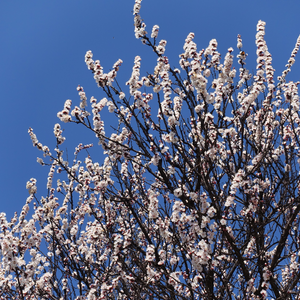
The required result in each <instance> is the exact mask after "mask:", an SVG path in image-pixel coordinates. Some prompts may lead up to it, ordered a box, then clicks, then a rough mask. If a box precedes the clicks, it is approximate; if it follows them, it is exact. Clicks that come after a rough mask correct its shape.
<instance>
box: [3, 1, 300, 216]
mask: <svg viewBox="0 0 300 300" xmlns="http://www.w3.org/2000/svg"><path fill="white" fill-rule="evenodd" d="M133 4H134V1H133V0H110V1H108V0H106V1H105V0H85V1H83V0H81V1H79V0H64V1H59V0H52V1H46V0H28V1H24V0H14V1H1V4H0V41H1V45H0V87H1V118H0V134H1V144H0V145H1V148H0V154H1V155H0V168H1V173H0V190H1V199H0V200H1V202H0V212H2V211H4V212H6V213H7V215H8V217H11V216H12V214H13V212H14V211H18V212H19V211H20V210H21V207H22V205H23V204H24V203H25V201H26V198H27V196H28V192H27V190H26V189H25V185H26V182H27V181H28V180H29V179H30V178H31V177H35V178H36V179H37V180H38V197H40V196H41V195H46V179H47V174H48V172H49V169H48V167H41V166H40V165H39V164H38V163H37V162H36V157H37V156H39V157H40V156H41V153H39V151H38V150H37V149H35V148H33V146H32V143H31V140H30V138H29V136H28V133H27V130H28V128H29V127H32V128H33V130H34V132H35V133H36V134H37V137H38V139H39V140H40V142H42V143H43V144H46V145H48V146H49V147H51V148H52V149H53V147H54V145H55V139H54V136H53V126H54V124H55V123H57V122H59V120H58V118H57V117H56V114H57V112H58V111H60V110H62V108H63V104H64V102H65V100H66V99H72V101H73V104H74V105H77V104H78V103H79V97H78V94H77V91H76V87H77V86H78V84H80V85H81V86H83V88H84V90H85V92H86V93H87V97H88V99H89V98H90V97H91V96H95V97H96V98H97V99H98V100H100V99H101V98H102V97H104V95H103V93H102V91H101V90H100V89H99V88H97V86H96V84H95V82H94V79H93V76H92V74H91V72H90V71H89V70H88V69H87V68H86V65H85V62H84V55H85V53H86V51H87V50H92V52H93V54H94V59H99V60H100V61H101V64H102V65H103V67H104V71H105V72H107V71H109V69H110V68H111V67H112V65H113V64H114V63H115V62H116V61H117V60H118V59H119V58H121V59H122V60H123V62H124V63H123V65H122V66H121V68H120V71H119V75H118V77H117V79H118V81H119V83H121V84H124V83H125V82H126V81H127V80H128V79H129V78H130V76H131V69H132V65H133V60H134V57H135V56H136V55H140V56H141V57H142V62H141V63H142V69H141V70H142V75H144V74H145V72H146V71H148V72H151V71H152V70H153V67H154V65H155V61H156V58H155V56H154V55H153V53H152V51H151V49H150V48H147V47H146V46H143V45H142V44H141V42H140V41H139V40H136V39H135V37H134V32H133V30H134V26H133V15H132V8H133ZM299 11H300V1H289V0H286V1H282V0H279V1H278V0H272V1H271V0H269V1H267V0H263V1H262V0H252V1H240V0H228V1H221V0H216V1H200V0H185V1H183V0H143V2H142V9H141V16H142V18H143V19H144V21H145V23H146V24H147V30H148V32H150V33H151V29H152V26H153V25H156V24H157V25H159V26H160V33H159V36H158V37H159V39H166V40H167V41H168V44H167V47H166V49H167V50H166V55H168V56H169V59H170V64H171V66H172V67H173V66H174V67H175V66H176V67H177V66H178V55H179V54H180V53H182V52H183V50H182V46H183V44H184V40H185V38H186V36H187V35H188V34H189V33H190V32H194V33H195V40H194V41H195V42H196V43H197V45H198V49H202V48H205V47H207V45H208V43H209V41H210V40H211V39H213V38H216V39H217V41H218V44H219V45H218V49H219V52H221V54H223V56H222V57H224V55H225V53H226V50H227V49H228V48H229V47H231V46H232V47H233V48H234V49H235V52H234V54H235V55H236V54H238V52H237V49H236V37H237V34H241V35H242V38H243V45H244V48H243V49H244V51H245V52H246V53H248V59H247V61H248V65H247V67H248V68H249V69H250V70H254V69H255V61H256V55H255V34H256V24H257V21H258V20H263V21H265V22H266V23H267V25H266V37H265V38H266V40H267V44H268V48H269V51H270V53H271V54H272V56H273V66H274V68H275V69H276V71H277V72H276V73H275V74H276V76H278V75H279V74H280V72H281V71H282V70H283V68H284V65H285V64H286V63H287V60H288V59H289V57H290V53H291V51H292V49H293V47H294V45H295V42H296V39H297V37H298V35H299V34H300V19H299ZM298 60H299V61H298ZM143 72H144V73H143ZM287 79H288V80H300V58H298V59H297V57H296V63H295V65H294V66H293V71H292V73H291V74H290V76H289V77H288V78H287ZM125 92H127V89H126V88H125ZM102 117H103V118H104V119H105V118H107V116H105V115H102ZM63 128H64V129H65V131H64V136H66V137H67V140H68V143H67V144H66V146H67V147H68V153H69V157H70V159H72V154H73V152H74V147H75V146H76V145H77V144H78V143H80V142H84V143H91V142H93V143H96V141H95V139H94V138H93V135H86V134H85V131H82V130H80V128H79V127H76V125H75V124H67V125H65V124H63ZM66 146H64V147H66ZM93 159H94V160H99V162H101V161H102V156H101V151H99V158H97V157H93Z"/></svg>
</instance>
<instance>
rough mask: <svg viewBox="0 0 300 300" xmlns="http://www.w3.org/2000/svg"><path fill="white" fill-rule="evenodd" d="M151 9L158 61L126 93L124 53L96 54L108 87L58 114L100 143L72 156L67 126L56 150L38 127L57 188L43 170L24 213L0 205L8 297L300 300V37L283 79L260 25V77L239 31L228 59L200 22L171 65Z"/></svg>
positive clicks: (0, 294)
mask: <svg viewBox="0 0 300 300" xmlns="http://www.w3.org/2000/svg"><path fill="white" fill-rule="evenodd" d="M140 7H141V0H136V1H135V4H134V9H133V15H134V25H135V27H134V28H135V36H136V38H137V39H140V40H141V41H142V43H143V44H145V46H147V47H149V50H151V51H150V52H149V55H152V56H155V57H156V58H157V63H156V65H155V66H154V70H149V71H148V73H146V74H140V73H141V72H140V70H141V57H139V56H136V57H135V60H134V65H133V68H132V75H131V77H130V78H129V80H128V81H127V82H126V85H127V86H128V88H129V89H126V88H125V87H124V86H125V85H124V84H121V83H119V82H118V81H117V74H118V71H119V68H120V67H121V64H122V60H118V61H117V62H116V63H115V64H114V65H113V66H112V69H111V70H109V71H106V70H103V67H102V66H101V63H100V61H99V60H93V53H92V51H88V52H87V53H86V55H85V62H86V65H87V68H88V69H89V70H90V71H91V73H92V75H93V76H94V79H95V81H96V83H97V85H98V86H99V88H100V89H99V94H101V93H100V90H101V91H102V93H103V96H104V97H102V98H101V100H97V99H96V98H95V97H91V98H90V100H89V101H88V96H87V95H86V92H85V91H84V88H83V87H82V86H78V88H77V90H78V94H79V98H80V100H79V104H77V106H76V105H75V106H74V104H73V103H72V101H71V100H66V102H65V104H64V107H63V109H62V110H61V111H59V112H58V114H57V116H58V118H59V119H60V121H61V122H65V123H75V124H74V133H75V134H76V128H77V127H76V124H77V126H84V127H85V128H86V130H87V131H91V132H93V133H94V135H95V141H94V143H95V145H94V144H92V143H91V144H86V145H83V144H81V143H79V144H78V146H77V147H76V149H75V152H74V156H73V158H72V159H71V158H70V157H68V156H67V155H66V153H65V152H64V151H63V149H62V146H61V145H62V144H63V143H64V141H65V137H64V136H63V129H62V125H61V124H59V123H57V124H55V126H54V135H55V138H56V142H57V145H56V148H55V149H54V150H52V149H50V148H49V147H47V146H46V145H43V144H42V143H41V142H40V141H39V140H38V139H37V137H36V135H35V134H34V131H33V129H31V128H30V129H29V131H28V132H29V135H30V138H31V140H32V142H33V145H34V146H35V147H36V148H37V149H39V150H40V151H41V153H42V154H43V156H44V158H38V162H39V163H40V164H41V165H43V166H48V167H49V168H50V170H49V175H48V178H47V192H46V193H45V195H44V197H42V198H38V197H37V196H36V192H37V181H36V179H34V178H32V179H30V180H29V181H28V182H27V189H28V191H29V194H30V195H29V197H28V198H27V200H26V204H25V205H24V207H23V209H22V211H21V213H20V214H18V215H17V214H16V215H15V216H14V217H13V218H12V219H11V220H7V219H6V215H5V213H2V214H0V225H1V227H0V257H1V265H0V299H55V300H56V299H57V300H60V299H78V300H80V299H271V298H274V299H300V297H299V294H300V291H299V288H300V283H299V279H300V269H299V255H300V232H299V220H300V195H299V188H300V176H299V171H300V169H299V162H300V149H299V146H300V144H299V143H300V141H299V131H300V126H299V125H300V115H299V104H300V102H299V95H298V85H299V82H291V81H290V82H287V81H286V76H287V74H288V73H289V72H290V71H291V67H292V65H293V64H294V62H295V56H296V54H297V52H298V50H299V46H300V37H298V40H297V42H296V45H295V48H294V49H293V50H292V53H291V57H290V58H289V60H288V62H287V65H286V68H285V69H284V70H283V72H282V74H281V76H279V77H278V78H274V68H273V67H272V56H271V54H270V52H269V50H268V47H267V44H266V41H265V38H264V36H265V25H266V24H265V22H263V21H259V22H258V24H257V34H256V41H255V42H256V47H257V51H256V54H257V64H256V68H255V72H254V73H253V72H252V73H251V72H250V71H249V69H247V67H246V59H247V53H246V49H243V44H242V37H241V36H240V35H238V36H237V45H236V47H235V50H234V49H233V48H229V49H228V51H227V53H226V54H225V56H224V57H222V56H221V54H220V53H219V52H218V50H217V46H218V43H217V41H216V40H215V39H213V40H211V41H210V43H209V45H208V46H207V47H206V48H205V49H201V50H198V49H197V45H196V43H195V42H194V34H193V33H190V34H189V35H188V36H187V38H186V40H185V43H184V46H183V49H184V52H183V53H182V54H180V55H179V64H178V68H173V67H172V66H173V65H175V64H176V62H172V63H171V62H169V59H168V57H167V56H166V55H165V49H166V47H167V41H166V40H159V39H158V33H159V26H158V25H155V26H154V27H153V28H152V32H151V34H150V35H149V34H148V33H147V32H146V24H145V23H144V20H143V19H142V18H141V16H140ZM234 53H238V54H237V55H234ZM253 68H254V67H253ZM107 113H110V114H111V116H112V117H111V120H110V122H111V126H112V130H113V133H112V134H106V132H105V129H106V127H105V126H106V124H104V121H103V119H102V118H101V115H103V114H107ZM97 144H98V146H97ZM95 147H98V149H99V153H100V152H101V151H102V152H103V155H104V157H105V158H104V160H103V161H102V160H99V157H100V158H101V159H102V157H103V155H99V157H93V156H92V155H90V154H89V150H90V149H91V148H95ZM101 149H102V150H101ZM100 150H101V151H100Z"/></svg>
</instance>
